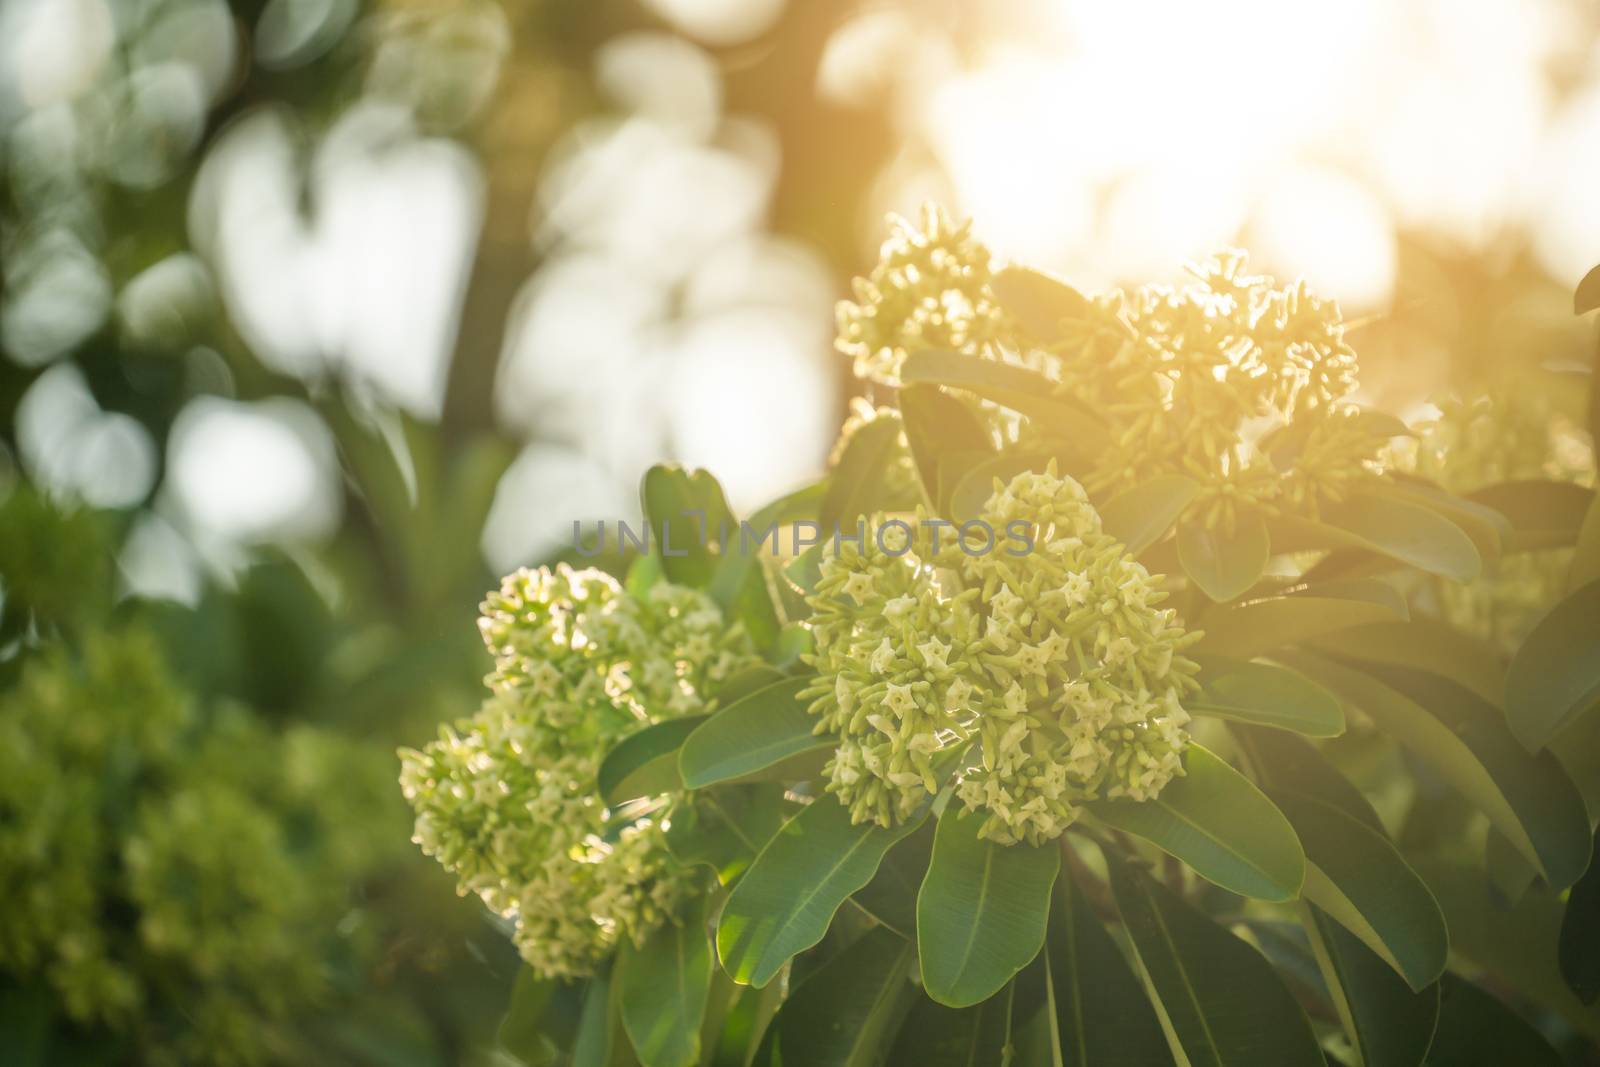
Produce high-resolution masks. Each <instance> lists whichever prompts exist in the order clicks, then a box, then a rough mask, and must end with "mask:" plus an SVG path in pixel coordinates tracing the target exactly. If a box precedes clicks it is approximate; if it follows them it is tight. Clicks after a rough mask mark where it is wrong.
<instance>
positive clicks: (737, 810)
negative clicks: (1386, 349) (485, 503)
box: [402, 209, 1600, 1067]
mask: <svg viewBox="0 0 1600 1067" xmlns="http://www.w3.org/2000/svg"><path fill="white" fill-rule="evenodd" d="M1194 274H1195V281H1194V283H1193V284H1192V285H1190V286H1188V287H1185V288H1178V289H1167V288H1157V287H1148V288H1145V289H1141V290H1139V291H1138V292H1135V293H1131V294H1124V293H1112V294H1107V295H1104V296H1099V297H1094V298H1089V297H1086V296H1084V295H1082V294H1079V293H1077V292H1076V291H1074V290H1073V289H1071V288H1069V287H1068V286H1066V285H1064V284H1063V283H1061V282H1059V281H1056V280H1055V279H1053V278H1050V277H1049V276H1047V275H1045V274H1042V273H1039V272H1036V271H1032V270H1029V269H1026V268H1021V267H1016V266H998V265H996V264H995V263H994V262H993V261H992V260H991V257H990V256H989V254H988V253H987V251H986V250H985V249H984V248H983V247H982V246H981V245H980V244H979V243H978V242H977V241H976V240H975V239H974V238H973V237H972V236H971V235H970V233H969V232H968V230H967V228H965V227H958V226H953V225H952V224H951V223H950V222H949V221H948V220H947V219H946V218H945V217H944V216H943V215H942V214H940V213H939V212H937V211H934V210H931V209H930V210H929V211H927V212H926V213H925V215H924V217H923V218H922V220H921V222H920V224H919V225H912V224H909V223H900V224H898V226H897V228H896V231H895V233H894V234H893V236H892V237H891V238H890V239H889V241H888V242H887V243H886V244H885V245H884V248H883V256H882V259H881V261H880V263H879V264H878V266H877V267H876V269H875V270H874V271H873V272H872V273H871V275H870V276H868V277H866V278H863V279H860V280H858V282H857V284H856V291H855V294H854V295H855V299H854V301H852V302H847V303H845V304H843V305H841V308H840V332H839V339H840V340H839V343H840V348H841V350H842V351H844V352H845V353H846V354H847V355H848V356H850V357H851V358H852V360H853V364H854V368H855V372H856V374H857V376H858V378H860V379H861V380H862V382H863V383H864V389H865V391H866V393H867V398H866V399H863V400H861V401H858V402H857V405H856V407H855V409H854V411H853V414H852V417H851V419H850V420H849V422H848V423H847V424H846V427H845V430H844V433H843V435H842V438H841V441H840V443H839V446H838V448H837V449H836V450H835V453H834V456H833V460H832V463H831V469H830V472H829V474H828V476H827V477H826V478H825V479H824V480H823V481H822V482H820V483H818V484H817V485H814V486H810V487H808V488H806V489H803V490H801V491H799V492H797V493H795V494H792V495H790V496H788V497H785V498H783V499H781V500H779V501H776V502H775V503H773V504H772V505H770V506H768V507H767V508H764V509H762V510H761V511H760V512H759V513H758V514H757V515H755V516H751V517H750V518H749V519H748V521H747V522H746V523H744V524H740V523H739V522H737V521H736V519H735V516H733V515H732V514H731V512H730V511H729V509H728V506H727V504H726V502H725V501H724V499H723V496H722V493H721V490H720V489H719V488H718V486H717V484H716V483H715V481H714V480H713V479H712V478H711V476H710V475H708V474H706V473H705V472H697V471H684V470H680V469H675V468H667V467H658V468H655V469H653V470H652V471H651V472H650V473H649V474H648V475H647V476H646V478H645V481H644V485H643V491H642V496H643V504H644V510H645V513H646V516H647V518H648V521H649V525H650V533H651V535H652V536H651V538H650V539H649V544H650V550H649V551H648V552H645V553H640V554H638V555H637V556H636V558H634V559H633V561H632V564H631V566H630V567H629V569H628V570H627V573H626V576H625V580H621V581H619V580H618V579H617V578H615V577H612V576H611V575H609V574H606V573H604V572H601V571H598V570H574V569H571V568H569V567H566V566H560V567H557V568H555V569H541V570H538V571H522V572H518V573H517V574H514V575H512V576H510V577H508V578H507V579H506V580H505V582H504V584H503V585H502V587H501V589H500V590H499V591H498V592H496V593H493V594H491V595H490V597H489V599H488V600H487V601H486V603H485V604H484V608H483V618H482V620H481V623H480V627H481V630H482V633H483V637H484V640H485V643H486V644H487V646H488V649H489V652H490V653H491V655H492V657H493V662H494V668H493V671H492V673H491V674H490V675H489V677H488V679H487V685H488V690H489V693H488V696H487V697H486V698H485V701H484V704H483V707H482V708H481V709H480V710H479V712H478V713H477V714H476V715H475V716H473V717H472V718H470V719H465V720H462V721H461V722H459V723H457V724H455V725H454V726H452V727H447V728H445V729H444V730H443V731H441V734H440V737H439V739H438V740H436V741H434V742H432V743H431V744H429V745H427V746H425V747H424V748H422V749H421V750H406V751H404V752H403V753H402V758H403V763H404V769H403V773H402V785H403V788H404V791H405V794H406V796H407V797H408V798H409V800H410V801H411V803H412V805H413V806H414V808H415V809H416V813H417V821H416V841H417V843H418V844H420V845H421V846H422V848H423V849H424V850H425V851H427V852H428V853H430V854H431V855H433V856H435V857H436V858H437V859H438V860H439V862H440V863H442V864H443V865H444V866H445V867H446V868H447V869H448V870H450V871H452V872H453V873H454V874H455V875H456V876H457V877H458V879H459V880H460V885H461V889H462V891H463V892H466V891H471V892H473V893H475V894H477V895H478V896H479V897H480V898H482V900H483V901H484V902H485V904H487V905H488V907H489V908H490V909H492V910H493V911H494V912H495V913H497V914H498V915H501V916H503V917H505V918H506V919H507V920H508V921H509V923H510V926H511V929H512V930H513V931H514V933H513V937H514V939H515V941H516V944H517V946H518V948H519V949H520V950H521V954H522V957H523V959H524V960H525V961H526V964H527V967H526V970H525V972H524V974H523V976H522V977H521V979H519V982H518V985H517V989H516V992H515V994H514V997H513V1002H512V1005H511V1010H510V1013H509V1015H508V1017H507V1019H506V1022H505V1025H504V1028H503V1031H502V1038H503V1042H504V1044H505V1045H506V1048H507V1050H508V1052H510V1053H511V1054H514V1055H515V1056H517V1057H519V1058H521V1059H522V1060H524V1061H525V1062H528V1063H546V1062H563V1063H567V1062H570V1063H574V1064H608V1063H640V1064H643V1065H645V1067H692V1065H695V1064H740V1065H744V1064H751V1063H759V1064H778V1063H784V1064H791V1065H792V1064H805V1065H813V1064H851V1065H857V1064H862V1065H864V1064H875V1063H891V1064H919V1065H920V1064H943V1063H962V1064H1002V1063H1018V1064H1040V1065H1045V1064H1058V1065H1064V1064H1076V1065H1080V1067H1082V1065H1089V1064H1130V1063H1138V1064H1145V1063H1150V1064H1157V1063H1174V1062H1177V1063H1197V1064H1198V1063H1206V1064H1219V1065H1220V1064H1228V1065H1237V1064H1261V1065H1264V1067H1283V1065H1299V1064H1322V1063H1324V1062H1330V1061H1332V1062H1341V1063H1363V1064H1368V1065H1377V1064H1382V1065H1390V1064H1396V1065H1399V1064H1410V1065H1417V1064H1422V1063H1424V1062H1427V1063H1497V1064H1499V1063H1517V1064H1534V1063H1555V1062H1560V1053H1559V1052H1558V1051H1557V1050H1556V1048H1554V1047H1552V1043H1551V1041H1552V1039H1553V1040H1554V1041H1555V1043H1557V1044H1560V1045H1563V1046H1565V1047H1566V1048H1568V1049H1569V1050H1581V1049H1582V1048H1583V1047H1586V1046H1588V1045H1589V1044H1590V1043H1592V1042H1594V1041H1595V1040H1596V1038H1597V1037H1600V1015H1597V1014H1596V1013H1595V1010H1594V1008H1593V1005H1594V1001H1595V997H1596V995H1597V994H1600V875H1597V874H1596V873H1595V872H1594V871H1593V870H1591V862H1590V861H1591V853H1592V852H1593V847H1592V845H1593V837H1592V829H1593V823H1594V814H1595V813H1600V774H1597V773H1596V771H1597V769H1600V742H1597V741H1596V739H1595V735H1596V734H1600V730H1596V729H1595V720H1594V717H1593V715H1590V714H1589V712H1591V711H1592V709H1593V707H1594V706H1595V704H1596V699H1597V697H1600V655H1597V650H1600V508H1597V507H1596V506H1595V505H1594V502H1593V501H1594V493H1593V490H1592V489H1591V488H1590V486H1591V485H1592V481H1593V476H1592V461H1591V460H1590V459H1589V457H1588V456H1587V455H1585V456H1584V457H1583V461H1582V463H1580V464H1578V466H1579V467H1580V468H1582V469H1571V468H1570V467H1568V468H1561V467H1560V466H1559V465H1558V464H1557V465H1553V464H1552V462H1551V459H1550V453H1551V452H1552V451H1553V450H1554V444H1555V443H1554V442H1553V441H1552V440H1551V439H1549V438H1546V439H1545V440H1543V441H1542V442H1541V441H1537V440H1535V441H1534V443H1533V444H1532V445H1529V444H1527V441H1526V440H1524V439H1519V438H1518V437H1517V435H1515V434H1511V433H1503V432H1499V431H1497V430H1491V431H1489V432H1487V433H1484V432H1481V431H1474V430H1473V429H1472V428H1471V427H1472V426H1473V425H1475V424H1476V422H1477V421H1480V420H1482V419H1484V418H1496V419H1504V418H1512V417H1515V416H1508V415H1506V414H1504V412H1505V411H1506V410H1508V408H1509V406H1510V405H1514V404H1515V403H1516V398H1515V397H1505V398H1499V399H1497V400H1496V401H1494V402H1492V403H1493V404H1495V405H1498V407H1497V408H1496V409H1495V413H1493V414H1491V413H1490V411H1489V405H1491V402H1490V401H1487V400H1485V401H1482V402H1478V403H1472V402H1467V403H1464V404H1457V405H1454V406H1452V405H1448V404H1447V405H1445V417H1444V418H1443V419H1442V420H1441V421H1440V423H1439V424H1438V425H1436V426H1430V427H1417V428H1412V427H1410V426H1408V425H1406V424H1405V423H1404V422H1402V421H1401V420H1399V419H1397V418H1394V417H1393V416H1389V415H1385V414H1382V413H1379V412H1375V411H1370V410H1366V409H1363V408H1361V407H1359V406H1357V405H1356V404H1354V403H1353V402H1352V400H1351V397H1352V395H1353V393H1354V391H1355V390H1356V387H1357V384H1358V382H1357V375H1358V366H1357V361H1356V356H1355V353H1354V352H1353V350H1352V349H1351V347H1350V346H1349V344H1348V343H1347V342H1346V339H1345V324H1344V322H1343V321H1342V319H1341V317H1340V314H1339V310H1338V308H1337V307H1336V306H1335V305H1334V304H1332V303H1331V302H1329V301H1326V300H1323V299H1320V298H1318V297H1317V296H1316V295H1315V294H1313V293H1312V292H1310V291H1309V290H1308V289H1307V288H1306V287H1305V286H1304V285H1303V284H1302V285H1295V286H1292V287H1287V288H1285V287H1280V286H1277V285H1275V284H1274V283H1273V282H1272V281H1271V280H1270V279H1267V278H1264V277H1258V276H1254V275H1251V274H1250V273H1249V272H1248V269H1247V265H1246V261H1245V259H1244V257H1243V256H1242V255H1239V254H1235V253H1229V254H1225V255H1222V256H1219V257H1217V258H1216V259H1214V260H1213V261H1211V262H1210V263H1208V264H1205V265H1202V266H1200V267H1198V268H1196V269H1195V272H1194ZM1582 299H1583V297H1582V293H1580V310H1583V308H1582V307H1581V302H1582ZM1533 418H1534V421H1535V422H1537V416H1536V415H1535V416H1534V417H1533ZM1496 449H1502V450H1503V451H1502V452H1501V453H1497V452H1496ZM1518 450H1522V451H1523V452H1531V453H1532V454H1533V458H1532V459H1531V460H1527V459H1525V458H1518V456H1517V455H1515V454H1514V453H1515V452H1517V451H1518ZM687 530H693V531H695V536H694V537H692V538H688V539H687V540H686V539H685V536H684V532H685V531H687ZM802 530H804V531H805V532H806V533H807V534H808V535H809V536H806V537H805V538H802V537H801V536H800V532H801V531H802ZM730 531H733V533H732V535H731V536H730ZM752 532H753V533H754V539H755V541H756V542H757V545H756V550H754V551H752V550H751V546H750V544H749V541H750V539H751V538H750V535H751V534H752ZM791 533H792V534H794V536H792V537H791V536H790V534H791ZM773 543H776V544H777V546H778V548H779V549H780V550H781V551H780V552H779V553H778V555H781V556H783V557H784V558H782V559H779V558H775V554H774V553H772V552H771V551H768V549H769V548H770V546H771V545H772V544H773ZM1574 546H1575V547H1574ZM1534 553H1542V554H1540V555H1538V556H1537V557H1536V558H1535V556H1534ZM1552 553H1553V554H1552ZM1513 587H1514V588H1515V590H1516V593H1517V595H1516V596H1514V597H1513V596H1508V589H1511V588H1513ZM1486 620H1487V621H1486ZM1445 823H1448V824H1449V825H1451V826H1452V827H1455V828H1460V829H1462V832H1460V833H1456V832H1452V833H1440V832H1436V827H1437V826H1439V825H1443V824H1445ZM1463 841H1475V842H1479V843H1480V844H1479V846H1478V847H1480V848H1481V849H1482V851H1481V852H1478V853H1476V854H1472V855H1464V854H1463V849H1464V846H1463V845H1462V842H1463ZM1508 994H1509V996H1508ZM1507 1001H1509V1003H1508V1002H1507ZM1528 1019H1533V1020H1536V1021H1537V1022H1538V1023H1539V1025H1538V1026H1534V1025H1531V1024H1530V1022H1529V1021H1527V1020H1528ZM1574 1054H1575V1055H1582V1054H1583V1053H1582V1052H1581V1051H1576V1052H1575V1053H1574Z"/></svg>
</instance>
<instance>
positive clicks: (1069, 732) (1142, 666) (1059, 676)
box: [808, 466, 1198, 843]
mask: <svg viewBox="0 0 1600 1067" xmlns="http://www.w3.org/2000/svg"><path fill="white" fill-rule="evenodd" d="M982 518H983V519H984V520H985V521H986V522H988V523H990V524H991V526H993V527H996V528H1006V529H1010V528H1011V527H1010V526H1009V525H1008V524H1012V523H1019V522H1020V523H1023V524H1026V525H1027V526H1028V527H1029V528H1030V529H1031V530H1032V531H1033V534H1032V536H1033V549H1032V551H1030V552H1026V553H1018V554H1011V553H1007V552H1005V551H974V550H972V549H971V548H969V547H964V546H961V545H958V544H957V543H956V542H955V540H954V535H953V534H951V535H947V537H946V539H945V543H944V544H942V545H940V544H937V543H936V538H937V533H938V531H937V528H935V529H932V530H927V531H925V532H923V533H918V534H908V535H907V537H906V538H905V539H903V540H896V539H895V538H894V536H893V534H895V533H897V532H898V530H897V529H896V528H895V527H894V526H893V525H892V524H890V525H889V527H888V535H886V536H885V537H884V539H883V540H884V544H882V545H875V544H872V543H871V542H870V541H869V542H868V543H867V544H866V545H865V546H855V545H853V544H851V543H848V542H846V543H844V544H842V545H841V546H840V551H838V552H837V553H836V554H834V555H832V556H830V557H829V558H827V559H826V560H825V561H824V562H823V564H822V568H821V573H822V579H821V581H820V582H819V583H818V585H817V587H816V590H815V592H814V593H813V595H812V598H811V600H812V606H813V609H814V612H815V614H814V616H813V619H812V626H813V632H814V634H815V638H816V651H815V653H814V654H813V656H812V657H811V662H812V665H813V666H814V667H815V668H816V669H817V672H818V681H817V684H816V685H815V686H814V687H813V688H812V689H811V690H809V691H808V693H809V695H810V696H811V697H812V698H813V703H812V705H811V710H812V711H813V712H814V713H815V714H817V715H819V716H820V719H821V721H820V723H819V726H818V729H819V732H820V731H823V730H831V731H834V732H836V733H837V734H838V735H839V737H840V739H841V743H840V746H839V749H838V751H837V752H836V754H835V756H834V758H833V760H832V761H831V762H830V763H829V766H828V771H827V773H828V775H829V778H830V782H829V789H830V791H832V792H835V793H837V794H838V795H839V796H840V799H841V800H843V801H844V802H845V803H846V804H848V805H849V806H850V809H851V814H852V816H853V817H854V818H855V819H856V820H857V821H863V820H874V821H877V822H879V823H880V824H889V823H891V822H892V821H895V820H896V819H899V818H904V817H905V816H906V815H907V814H909V813H910V812H911V811H912V810H913V809H914V808H915V807H916V806H917V805H918V804H919V803H921V802H922V801H923V800H925V799H926V797H927V796H928V794H930V793H932V792H935V791H937V789H938V786H939V777H940V776H939V774H938V769H939V768H940V767H941V766H943V764H942V762H941V760H940V758H939V754H940V753H942V752H945V751H947V750H952V751H954V752H957V753H960V752H965V751H968V743H969V742H976V748H975V749H973V750H972V751H974V752H975V753H976V754H977V756H978V758H977V759H976V761H968V762H970V764H971V765H970V766H963V767H959V768H955V770H956V774H957V776H958V783H957V785H956V795H957V796H958V797H959V798H960V799H961V801H962V802H963V803H964V804H965V805H966V806H967V807H968V808H969V809H974V810H982V811H984V812H986V813H987V818H986V820H985V823H984V826H983V830H982V833H983V834H984V835H985V836H987V837H989V838H991V839H993V840H996V841H1001V842H1005V843H1012V842H1016V841H1019V840H1027V841H1030V842H1034V843H1037V842H1039V841H1042V840H1048V839H1050V838H1054V837H1057V836H1059V835H1060V834H1061V833H1062V832H1064V831H1065V830H1066V828H1067V826H1069V825H1070V824H1071V823H1072V822H1073V820H1074V819H1075V818H1076V817H1077V815H1078V810H1079V807H1078V806H1079V804H1081V802H1083V801H1084V800H1088V799H1092V798H1095V797H1116V796H1126V797H1132V798H1134V799H1139V800H1144V799H1149V798H1150V797H1153V796H1155V795H1156V794H1157V793H1158V792H1159V791H1160V790H1161V788H1162V787H1163V786H1164V785H1165V784H1166V783H1167V782H1168V781H1169V780H1170V779H1171V778H1172V777H1173V776H1174V775H1177V774H1181V773H1182V763H1181V756H1182V751H1183V749H1184V746H1185V744H1186V743H1187V734H1186V732H1185V730H1184V729H1183V727H1184V726H1185V724H1186V723H1187V722H1188V715H1187V713H1186V712H1185V711H1184V709H1183V706H1182V699H1183V697H1184V695H1185V694H1186V693H1188V692H1189V691H1191V690H1192V689H1193V688H1194V685H1195V683H1194V680H1193V675H1194V673H1195V671H1196V667H1195V664H1193V663H1192V662H1191V661H1189V660H1187V659H1185V658H1184V657H1183V656H1182V655H1181V654H1180V653H1181V650H1182V649H1183V648H1184V647H1185V646H1186V645H1188V644H1189V643H1191V642H1192V641H1193V640H1194V639H1195V638H1196V637H1197V636H1198V635H1197V634H1186V633H1185V632H1184V631H1183V629H1182V628H1181V627H1180V626H1178V625H1177V624H1176V622H1175V621H1174V618H1173V613H1172V612H1171V611H1170V610H1164V609H1160V608H1158V607H1157V606H1156V605H1158V604H1159V603H1160V602H1161V600H1162V599H1163V598H1164V596H1165V594H1164V593H1163V592H1162V591H1160V590H1159V589H1158V588H1157V586H1156V584H1155V581H1154V580H1153V579H1152V578H1151V576H1150V575H1149V573H1148V572H1146V571H1145V569H1144V567H1143V566H1142V565H1140V564H1139V563H1138V562H1136V561H1135V560H1133V559H1132V558H1131V557H1130V556H1129V555H1128V554H1127V552H1126V551H1125V550H1124V549H1123V547H1122V545H1121V544H1119V543H1118V542H1117V541H1116V540H1115V539H1114V538H1112V537H1111V536H1109V535H1108V534H1106V533H1104V532H1103V531H1102V530H1101V525H1100V517H1099V515H1098V514H1097V513H1096V512H1095V510H1094V508H1093V507H1092V506H1091V505H1090V504H1089V502H1088V499H1087V497H1086V495H1085V493H1084V490H1083V488H1082V486H1080V485H1079V484H1078V483H1077V482H1075V481H1073V480H1072V479H1071V478H1066V477H1062V476H1060V475H1058V474H1057V473H1056V471H1055V469H1054V467H1053V466H1052V467H1051V468H1050V469H1049V470H1047V471H1046V472H1045V473H1040V474H1035V473H1024V474H1020V475H1017V476H1016V477H1015V478H1013V479H1012V480H1011V481H1010V482H1009V483H1005V484H1002V483H999V482H997V483H996V485H995V492H994V494H993V495H992V496H991V497H990V498H989V500H988V502H987V504H986V505H985V507H984V511H983V515H982ZM887 521H888V520H884V519H882V518H875V519H874V523H873V524H874V525H875V526H876V525H880V524H883V523H885V522H887ZM915 529H916V530H918V531H924V530H925V528H924V526H923V524H922V523H920V522H919V523H917V524H916V526H915Z"/></svg>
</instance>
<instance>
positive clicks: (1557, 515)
mask: <svg viewBox="0 0 1600 1067" xmlns="http://www.w3.org/2000/svg"><path fill="white" fill-rule="evenodd" d="M1467 499H1469V500H1472V501H1475V502H1477V503H1479V504H1483V505H1485V506H1486V507H1491V508H1493V509H1494V510H1496V511H1498V512H1499V513H1500V514H1502V515H1504V516H1505V517H1506V518H1507V519H1510V520H1511V535H1510V537H1508V538H1506V541H1505V550H1506V551H1507V552H1524V551H1528V550H1530V549H1536V548H1557V547H1562V546H1565V545H1570V544H1575V543H1576V542H1577V540H1578V531H1579V530H1580V529H1582V528H1583V519H1584V515H1585V513H1587V512H1588V510H1589V504H1590V503H1591V502H1592V501H1593V500H1594V490H1592V489H1585V488H1584V487H1583V486H1581V485H1575V484H1573V483H1572V482H1555V481H1546V480H1543V479H1529V480H1526V481H1516V482H1501V483H1499V484H1498V485H1491V486H1488V487H1486V488H1483V489H1479V490H1478V491H1476V492H1474V493H1471V494H1469V495H1468V497H1467Z"/></svg>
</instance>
